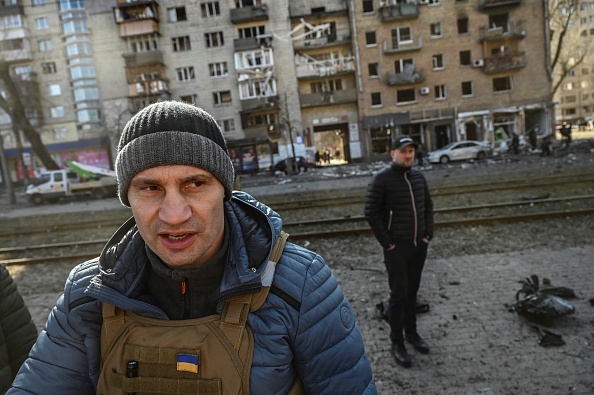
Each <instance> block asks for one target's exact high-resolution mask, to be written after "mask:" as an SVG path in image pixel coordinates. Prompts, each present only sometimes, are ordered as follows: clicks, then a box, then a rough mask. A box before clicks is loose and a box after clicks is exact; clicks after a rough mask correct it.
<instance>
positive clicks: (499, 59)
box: [483, 52, 528, 74]
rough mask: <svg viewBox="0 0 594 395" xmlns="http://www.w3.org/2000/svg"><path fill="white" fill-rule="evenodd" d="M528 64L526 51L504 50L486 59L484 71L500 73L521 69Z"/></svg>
mask: <svg viewBox="0 0 594 395" xmlns="http://www.w3.org/2000/svg"><path fill="white" fill-rule="evenodd" d="M527 64H528V57H527V56H526V52H504V53H502V54H500V55H496V56H493V57H490V58H486V59H485V66H484V68H483V71H484V72H485V73H486V74H491V73H499V72H501V71H507V70H514V69H521V68H523V67H526V65H527Z"/></svg>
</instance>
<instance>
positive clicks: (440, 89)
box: [433, 85, 448, 100]
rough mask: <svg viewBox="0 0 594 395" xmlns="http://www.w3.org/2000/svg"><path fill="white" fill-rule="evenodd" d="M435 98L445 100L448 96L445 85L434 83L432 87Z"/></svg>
mask: <svg viewBox="0 0 594 395" xmlns="http://www.w3.org/2000/svg"><path fill="white" fill-rule="evenodd" d="M433 91H434V93H435V100H445V99H447V98H448V90H447V87H446V86H445V85H435V87H434V89H433Z"/></svg>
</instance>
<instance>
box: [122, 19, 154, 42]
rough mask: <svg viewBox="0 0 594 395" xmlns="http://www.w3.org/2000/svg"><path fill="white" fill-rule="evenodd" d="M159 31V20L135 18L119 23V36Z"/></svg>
mask: <svg viewBox="0 0 594 395" xmlns="http://www.w3.org/2000/svg"><path fill="white" fill-rule="evenodd" d="M153 33H159V22H158V21H155V20H153V19H137V20H134V21H130V22H125V23H121V24H120V37H122V38H124V37H129V36H139V35H141V34H153Z"/></svg>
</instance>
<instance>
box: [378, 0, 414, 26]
mask: <svg viewBox="0 0 594 395" xmlns="http://www.w3.org/2000/svg"><path fill="white" fill-rule="evenodd" d="M383 3H384V2H382V1H380V8H379V15H380V18H381V20H382V22H389V21H395V20H404V19H412V18H417V17H418V16H419V5H418V4H392V5H390V4H383Z"/></svg>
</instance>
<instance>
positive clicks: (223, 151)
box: [115, 101, 235, 206]
mask: <svg viewBox="0 0 594 395" xmlns="http://www.w3.org/2000/svg"><path fill="white" fill-rule="evenodd" d="M165 165H188V166H194V167H198V168H200V169H204V170H206V171H208V172H209V173H211V174H212V175H213V176H215V177H216V178H217V179H218V180H219V181H220V182H221V183H222V184H223V186H224V187H225V199H227V200H228V199H230V198H231V193H232V190H233V181H234V179H235V172H234V170H233V163H232V162H231V158H230V156H229V151H228V150H227V144H226V143H225V138H224V137H223V134H222V133H221V129H220V128H219V125H218V124H217V122H216V121H215V120H214V118H213V117H212V116H210V114H208V113H207V112H206V111H204V110H202V109H200V108H198V107H195V106H193V105H190V104H186V103H183V102H177V101H163V102H158V103H155V104H151V105H149V106H147V107H145V108H144V109H142V110H140V111H139V112H138V113H136V115H134V116H133V117H132V118H131V119H130V120H129V121H128V123H127V124H126V126H125V127H124V130H123V132H122V136H121V137H120V142H119V143H118V154H117V157H116V163H115V168H116V175H117V179H118V195H119V197H120V201H121V202H122V203H123V204H124V205H126V206H130V202H129V201H128V187H129V186H130V181H131V180H132V178H134V176H135V175H136V174H138V173H140V172H141V171H144V170H146V169H149V168H151V167H156V166H165Z"/></svg>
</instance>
